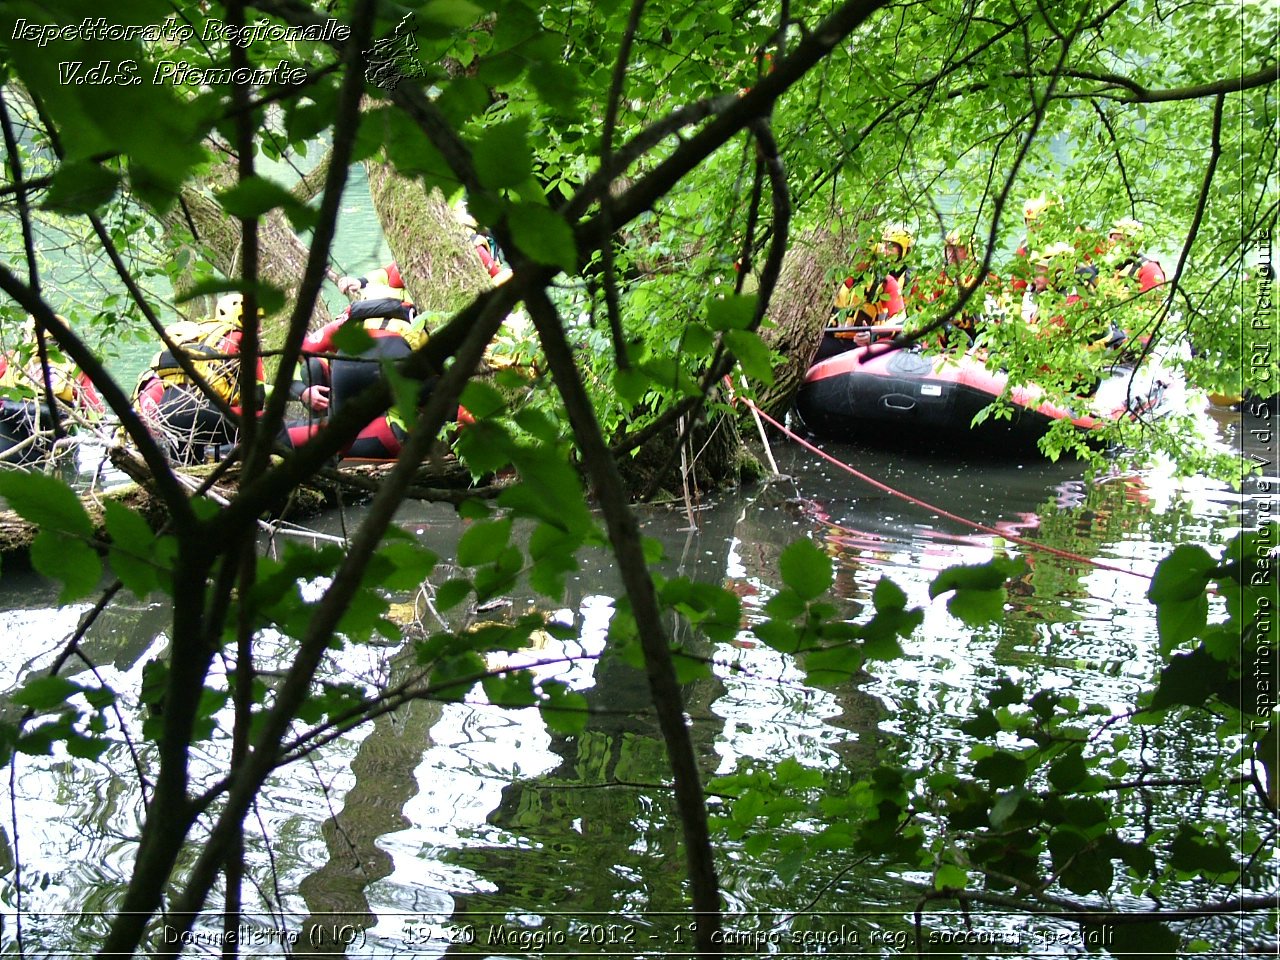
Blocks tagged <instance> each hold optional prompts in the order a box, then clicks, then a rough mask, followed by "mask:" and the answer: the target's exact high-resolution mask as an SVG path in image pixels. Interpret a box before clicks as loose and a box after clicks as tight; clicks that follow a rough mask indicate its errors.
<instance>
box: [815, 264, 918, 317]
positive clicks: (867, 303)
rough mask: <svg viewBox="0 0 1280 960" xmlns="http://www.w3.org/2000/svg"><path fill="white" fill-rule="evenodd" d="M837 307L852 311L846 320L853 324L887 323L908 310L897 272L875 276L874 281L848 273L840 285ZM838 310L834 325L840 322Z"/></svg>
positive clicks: (836, 300) (835, 303) (836, 301)
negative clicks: (860, 279) (862, 280)
mask: <svg viewBox="0 0 1280 960" xmlns="http://www.w3.org/2000/svg"><path fill="white" fill-rule="evenodd" d="M833 307H834V309H835V310H836V311H841V310H845V311H848V314H847V317H848V319H847V320H845V321H844V322H845V323H848V324H851V325H853V326H874V325H875V324H878V323H884V322H886V321H887V320H889V319H890V318H892V317H895V316H897V315H898V314H900V313H902V312H904V311H905V309H906V308H905V305H904V303H903V300H902V287H901V285H900V282H899V280H898V278H897V277H896V276H894V274H892V273H890V274H887V275H886V276H884V277H873V278H872V279H871V280H870V281H868V282H865V283H860V282H859V280H858V279H857V278H854V277H848V278H846V279H845V281H844V282H843V283H841V284H840V285H839V286H838V287H837V288H836V296H835V301H834V303H833ZM839 316H840V315H839V313H838V312H837V313H836V314H835V315H834V316H833V317H832V319H831V325H832V326H839V325H840V319H839Z"/></svg>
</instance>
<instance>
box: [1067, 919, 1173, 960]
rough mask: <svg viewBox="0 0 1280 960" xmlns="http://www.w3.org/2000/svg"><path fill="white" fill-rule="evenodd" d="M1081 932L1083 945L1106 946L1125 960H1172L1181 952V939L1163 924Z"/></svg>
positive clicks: (1110, 926) (1099, 927)
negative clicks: (1165, 959)
mask: <svg viewBox="0 0 1280 960" xmlns="http://www.w3.org/2000/svg"><path fill="white" fill-rule="evenodd" d="M1080 932H1081V933H1082V934H1083V935H1084V938H1085V943H1086V944H1095V943H1096V944H1100V945H1105V946H1106V948H1107V950H1108V952H1109V953H1110V954H1111V955H1112V956H1113V957H1124V958H1125V960H1164V958H1169V960H1173V958H1175V957H1178V956H1181V952H1182V938H1181V937H1179V936H1178V935H1177V934H1176V933H1174V932H1173V931H1172V930H1170V929H1169V928H1168V927H1167V926H1165V925H1164V924H1163V923H1100V924H1096V925H1092V926H1091V925H1089V924H1082V925H1081V928H1080Z"/></svg>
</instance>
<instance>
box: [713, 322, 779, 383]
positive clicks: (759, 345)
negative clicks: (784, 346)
mask: <svg viewBox="0 0 1280 960" xmlns="http://www.w3.org/2000/svg"><path fill="white" fill-rule="evenodd" d="M724 342H725V343H726V344H727V345H728V347H729V349H730V350H731V351H733V355H734V356H735V357H736V358H737V360H738V363H739V364H741V365H742V372H743V373H745V374H746V375H747V376H748V377H750V378H751V379H752V380H755V381H757V382H759V383H763V384H765V385H766V386H768V385H770V384H772V383H773V351H772V350H770V349H769V347H768V346H767V345H766V344H765V342H764V341H763V340H761V339H760V334H758V333H756V332H755V331H754V330H728V331H726V332H725V335H724Z"/></svg>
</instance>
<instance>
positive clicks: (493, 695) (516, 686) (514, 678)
mask: <svg viewBox="0 0 1280 960" xmlns="http://www.w3.org/2000/svg"><path fill="white" fill-rule="evenodd" d="M481 686H482V687H484V692H485V696H487V697H488V698H489V702H490V703H492V704H493V705H494V706H497V707H531V706H533V705H534V704H535V703H537V702H538V696H537V694H536V693H534V690H533V677H532V676H531V675H530V674H529V672H528V671H527V670H513V671H511V672H510V673H500V674H497V675H495V676H489V677H485V678H484V680H482V681H481Z"/></svg>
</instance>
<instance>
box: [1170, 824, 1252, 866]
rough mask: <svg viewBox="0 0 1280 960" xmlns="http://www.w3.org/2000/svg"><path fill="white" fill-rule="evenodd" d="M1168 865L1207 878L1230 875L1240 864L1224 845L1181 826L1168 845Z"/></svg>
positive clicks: (1184, 825) (1185, 826) (1188, 827)
mask: <svg viewBox="0 0 1280 960" xmlns="http://www.w3.org/2000/svg"><path fill="white" fill-rule="evenodd" d="M1169 865H1170V866H1171V867H1173V868H1174V869H1175V870H1186V871H1189V872H1192V873H1200V874H1203V875H1205V876H1207V877H1214V876H1221V875H1222V874H1232V873H1235V872H1236V871H1237V870H1239V869H1240V864H1239V863H1237V861H1236V858H1235V857H1234V856H1232V854H1231V851H1230V850H1229V849H1228V848H1227V846H1226V844H1224V843H1221V842H1219V841H1217V840H1210V839H1209V838H1207V837H1206V836H1205V835H1204V834H1203V833H1201V831H1199V830H1197V829H1196V828H1195V827H1192V826H1189V825H1187V824H1185V823H1184V824H1183V825H1182V826H1181V828H1180V829H1179V830H1178V835H1177V836H1176V837H1174V838H1173V841H1172V842H1171V843H1170V844H1169Z"/></svg>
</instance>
